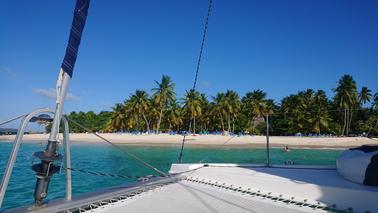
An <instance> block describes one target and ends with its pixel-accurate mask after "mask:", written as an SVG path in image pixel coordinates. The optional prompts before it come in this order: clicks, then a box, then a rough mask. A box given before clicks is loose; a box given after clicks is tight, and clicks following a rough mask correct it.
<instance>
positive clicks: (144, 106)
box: [129, 90, 150, 132]
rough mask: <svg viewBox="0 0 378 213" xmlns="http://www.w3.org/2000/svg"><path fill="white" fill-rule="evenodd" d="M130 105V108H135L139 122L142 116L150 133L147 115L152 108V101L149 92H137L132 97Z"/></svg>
mask: <svg viewBox="0 0 378 213" xmlns="http://www.w3.org/2000/svg"><path fill="white" fill-rule="evenodd" d="M129 103H130V107H131V108H133V109H134V111H135V112H136V114H137V116H138V121H139V117H140V116H141V117H142V118H143V120H144V122H145V123H146V128H147V131H148V132H150V122H149V121H148V119H147V113H148V110H149V108H150V101H149V99H148V94H147V92H145V91H143V90H136V91H135V94H133V95H132V96H131V97H130V100H129Z"/></svg>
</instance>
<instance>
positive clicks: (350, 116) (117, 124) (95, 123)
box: [68, 75, 378, 135]
mask: <svg viewBox="0 0 378 213" xmlns="http://www.w3.org/2000/svg"><path fill="white" fill-rule="evenodd" d="M174 87H175V84H174V83H173V81H172V80H171V78H170V77H169V76H166V75H163V77H162V79H161V82H157V81H156V88H153V89H152V92H153V94H152V95H151V96H150V95H149V94H148V93H147V92H146V91H143V90H136V91H135V93H134V94H132V95H131V96H130V97H129V98H127V99H126V100H125V102H124V103H122V104H121V103H117V104H115V106H114V107H113V108H112V111H111V112H106V111H102V112H100V113H99V114H95V113H94V112H92V111H89V112H87V113H84V112H79V113H76V112H71V113H70V114H69V115H68V116H69V118H70V119H72V120H75V121H77V122H79V123H81V124H83V125H85V126H86V127H88V128H90V129H92V130H94V131H98V132H117V131H152V130H153V131H154V132H161V131H163V132H167V131H182V130H188V129H189V130H190V131H191V132H194V133H195V132H212V131H223V132H226V131H227V132H234V133H238V132H243V133H249V134H263V133H264V132H265V119H266V116H267V115H269V120H270V126H271V134H272V135H293V134H296V133H302V134H332V135H359V134H362V133H363V132H365V133H366V134H368V135H378V92H377V93H375V94H374V95H372V92H371V90H369V89H368V88H367V87H362V89H361V91H359V92H358V91H357V85H356V82H355V81H354V80H353V77H352V76H350V75H344V76H342V77H341V78H340V80H339V81H338V84H337V85H336V88H335V89H333V91H334V97H333V99H332V100H330V99H328V98H327V96H326V94H325V92H324V91H323V90H318V91H314V90H312V89H308V90H306V91H300V92H298V93H297V94H292V95H289V96H286V97H284V98H283V99H282V100H281V101H280V103H275V102H274V101H273V100H271V99H267V94H266V93H265V92H264V91H262V90H255V91H252V92H248V93H246V94H245V95H244V96H243V97H241V98H240V97H239V95H238V94H237V93H236V92H235V91H233V90H227V91H226V92H224V93H222V92H220V93H218V94H216V95H215V96H214V97H207V96H206V95H205V94H200V93H199V92H198V91H194V90H190V91H187V92H186V94H185V96H184V97H183V98H182V99H177V97H176V94H175V92H174ZM365 106H368V107H365ZM189 121H190V122H189ZM71 130H72V131H73V132H82V131H83V130H82V129H80V128H78V127H76V126H75V125H71Z"/></svg>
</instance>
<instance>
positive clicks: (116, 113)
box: [107, 103, 126, 131]
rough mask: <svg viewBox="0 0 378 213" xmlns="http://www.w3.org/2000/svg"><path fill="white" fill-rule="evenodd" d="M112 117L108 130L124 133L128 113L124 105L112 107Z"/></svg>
mask: <svg viewBox="0 0 378 213" xmlns="http://www.w3.org/2000/svg"><path fill="white" fill-rule="evenodd" d="M112 110H113V112H112V115H111V117H110V121H109V123H108V128H107V129H109V130H110V131H123V130H125V128H126V113H125V107H124V105H123V104H120V103H118V104H116V105H115V106H114V107H112Z"/></svg>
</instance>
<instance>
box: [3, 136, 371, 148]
mask: <svg viewBox="0 0 378 213" xmlns="http://www.w3.org/2000/svg"><path fill="white" fill-rule="evenodd" d="M100 135H101V136H102V137H104V138H106V139H108V140H110V141H111V142H113V143H116V144H125V145H132V146H180V145H181V143H182V139H183V137H182V136H181V135H168V134H159V135H131V134H116V133H113V134H112V133H105V134H100ZM14 138H15V136H14V135H2V136H0V142H4V141H7V142H10V141H13V140H14ZM47 138H48V134H30V135H25V136H24V138H23V140H24V141H27V142H31V143H33V142H36V143H38V142H45V141H46V140H47ZM60 138H62V136H60ZM70 140H71V141H72V143H74V144H102V143H104V144H105V142H103V141H101V140H100V139H99V138H97V137H96V136H94V135H92V134H85V133H72V134H70ZM364 144H372V145H378V139H377V138H374V139H369V138H366V137H291V136H271V137H270V146H271V147H283V146H286V145H287V146H289V147H291V148H310V149H321V148H328V149H346V148H351V147H357V146H361V145H364ZM186 145H187V146H192V147H204V148H211V147H214V148H216V147H221V146H222V147H223V146H226V147H228V148H264V147H265V145H266V137H265V136H241V137H238V136H221V135H196V136H192V135H190V136H187V140H186Z"/></svg>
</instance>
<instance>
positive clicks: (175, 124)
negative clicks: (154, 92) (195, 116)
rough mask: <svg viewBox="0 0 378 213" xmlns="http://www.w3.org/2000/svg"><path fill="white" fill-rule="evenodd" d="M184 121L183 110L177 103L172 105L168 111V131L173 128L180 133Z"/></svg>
mask: <svg viewBox="0 0 378 213" xmlns="http://www.w3.org/2000/svg"><path fill="white" fill-rule="evenodd" d="M183 121H184V119H183V113H182V110H181V108H180V106H179V104H178V103H177V102H176V101H175V102H174V103H172V104H171V106H170V107H169V109H168V111H167V122H168V129H169V130H170V129H171V128H175V129H176V130H177V131H179V130H180V126H181V125H182V124H183Z"/></svg>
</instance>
